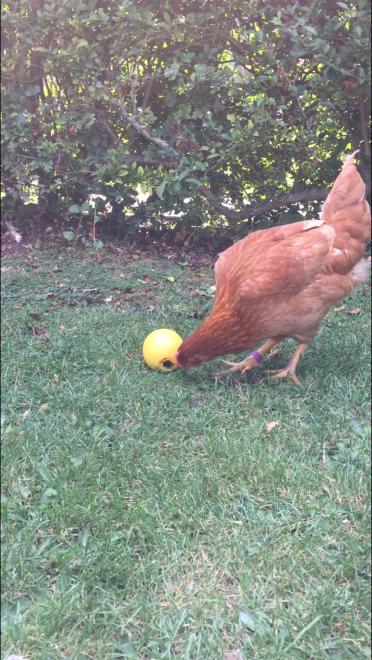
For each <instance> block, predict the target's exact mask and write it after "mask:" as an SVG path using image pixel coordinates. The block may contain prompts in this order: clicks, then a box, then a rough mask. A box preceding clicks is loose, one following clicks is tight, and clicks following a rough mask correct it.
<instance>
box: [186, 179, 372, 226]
mask: <svg viewBox="0 0 372 660" xmlns="http://www.w3.org/2000/svg"><path fill="white" fill-rule="evenodd" d="M370 191H371V186H370V185H368V184H367V185H366V195H368V194H369V193H370ZM198 192H199V193H200V194H201V195H202V196H203V197H205V199H206V200H207V201H208V202H209V203H210V204H211V206H213V208H215V209H216V211H218V212H219V213H221V215H223V216H224V217H225V218H227V220H231V221H232V222H240V221H241V220H249V219H250V218H254V217H255V216H256V215H262V214H263V213H269V212H270V211H274V210H275V209H280V208H281V207H283V206H288V205H289V204H299V203H300V202H322V201H323V200H325V199H326V197H327V195H328V193H329V190H305V191H303V192H299V193H293V194H290V195H285V196H284V197H279V198H277V199H270V200H267V201H266V202H261V204H258V205H257V206H254V207H253V208H252V207H248V208H247V209H244V210H242V211H232V210H231V209H228V208H227V207H226V206H224V204H221V203H220V202H217V201H216V198H215V196H214V194H213V193H212V191H211V190H210V189H209V188H204V187H203V186H200V188H198Z"/></svg>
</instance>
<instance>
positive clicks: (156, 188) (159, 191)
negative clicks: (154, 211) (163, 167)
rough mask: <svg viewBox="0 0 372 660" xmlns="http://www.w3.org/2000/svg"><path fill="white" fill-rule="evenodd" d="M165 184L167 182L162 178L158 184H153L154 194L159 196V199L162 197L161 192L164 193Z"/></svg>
mask: <svg viewBox="0 0 372 660" xmlns="http://www.w3.org/2000/svg"><path fill="white" fill-rule="evenodd" d="M166 185H167V182H166V181H165V179H164V181H162V183H161V184H160V186H155V190H156V194H157V196H158V197H159V199H163V194H164V190H165V186H166Z"/></svg>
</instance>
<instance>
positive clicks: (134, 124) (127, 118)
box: [110, 99, 179, 158]
mask: <svg viewBox="0 0 372 660" xmlns="http://www.w3.org/2000/svg"><path fill="white" fill-rule="evenodd" d="M110 103H111V104H112V105H113V106H114V107H115V108H116V109H117V110H118V111H119V114H120V115H121V116H122V118H123V119H124V120H125V121H127V122H128V123H129V124H130V125H131V126H132V128H133V129H134V130H135V131H137V133H140V134H141V135H143V137H145V138H146V139H147V140H149V142H153V143H154V144H158V145H159V146H160V147H163V149H169V151H171V152H172V153H173V154H174V156H176V158H178V157H179V153H178V151H176V150H175V149H173V147H172V146H171V145H170V144H168V142H166V141H165V140H162V139H161V138H157V137H155V136H154V135H151V133H149V132H148V130H147V129H146V128H145V127H144V126H142V124H140V123H139V122H138V121H137V120H136V119H133V117H131V116H130V114H129V113H128V112H127V111H126V110H125V108H124V107H123V106H122V105H121V104H120V103H118V102H117V101H115V100H114V99H110Z"/></svg>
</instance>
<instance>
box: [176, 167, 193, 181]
mask: <svg viewBox="0 0 372 660" xmlns="http://www.w3.org/2000/svg"><path fill="white" fill-rule="evenodd" d="M189 172H190V170H183V172H181V174H180V175H179V177H178V181H182V179H184V178H185V176H187V175H188V173H189Z"/></svg>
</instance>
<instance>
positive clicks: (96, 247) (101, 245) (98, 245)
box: [93, 241, 103, 250]
mask: <svg viewBox="0 0 372 660" xmlns="http://www.w3.org/2000/svg"><path fill="white" fill-rule="evenodd" d="M93 247H94V248H95V249H96V250H101V249H102V248H103V243H102V241H96V242H95V243H93Z"/></svg>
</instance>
